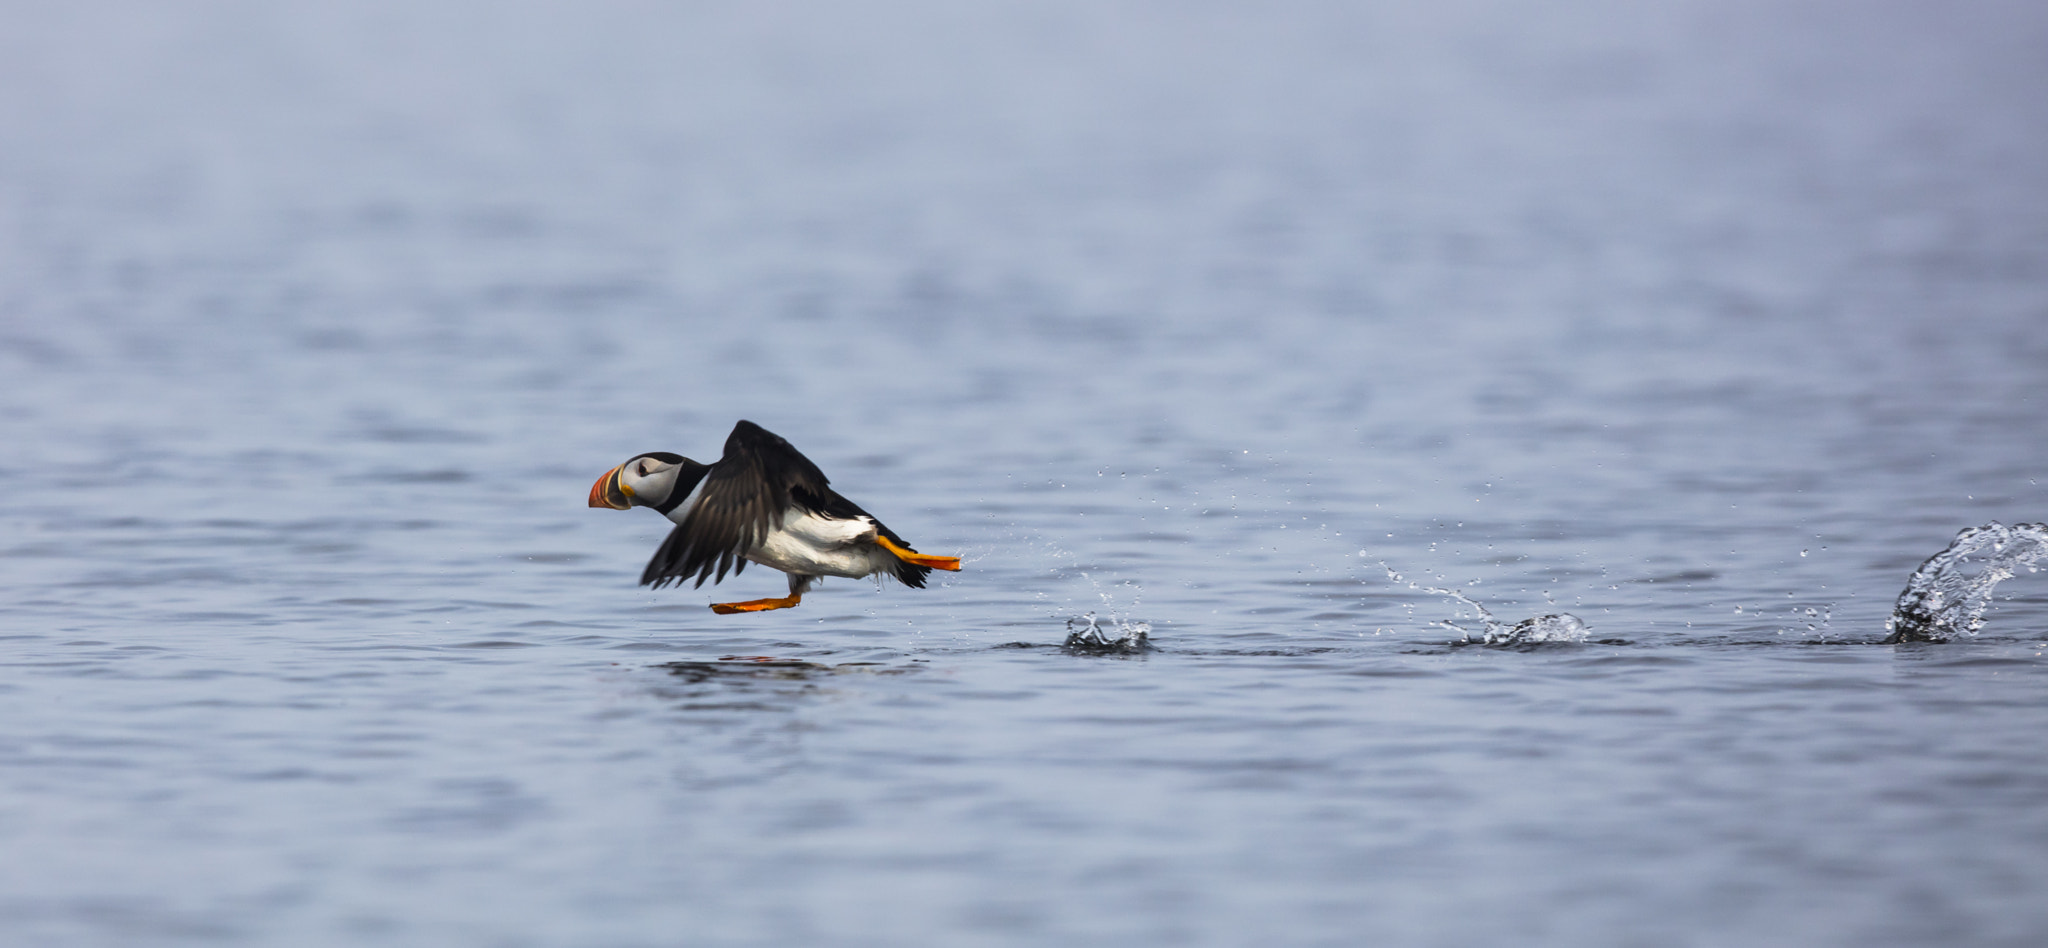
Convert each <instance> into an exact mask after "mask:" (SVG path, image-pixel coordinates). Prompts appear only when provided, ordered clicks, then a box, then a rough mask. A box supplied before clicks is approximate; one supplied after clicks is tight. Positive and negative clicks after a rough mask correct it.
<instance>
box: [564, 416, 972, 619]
mask: <svg viewBox="0 0 2048 948" xmlns="http://www.w3.org/2000/svg"><path fill="white" fill-rule="evenodd" d="M830 485H831V482H830V481H828V480H826V478H825V473H824V472H823V471H820V470H818V466H817V465H816V464H812V463H811V459H810V458H807V457H804V456H803V454H801V453H800V452H798V451H797V449H796V448H794V447H791V446H790V443H789V442H787V441H784V440H782V438H781V437H779V436H777V435H776V434H774V433H773V432H770V431H769V430H768V429H766V428H763V427H761V426H760V425H757V424H754V423H753V422H751V421H741V422H740V423H739V424H736V425H734V426H733V429H732V434H730V435H727V436H726V438H725V456H724V457H721V458H719V459H718V460H717V461H716V462H715V463H712V464H699V463H698V462H696V461H692V460H690V459H689V458H686V457H683V456H682V455H680V454H670V453H668V452H666V451H650V452H648V453H646V454H636V455H634V456H633V457H630V458H627V459H626V463H624V464H621V465H619V466H618V467H615V468H612V469H611V470H609V471H606V472H604V476H602V477H599V478H598V479H597V483H595V484H592V485H590V506H592V507H610V508H612V509H613V510H631V509H632V508H634V507H652V508H654V509H655V510H656V511H658V512H659V513H660V514H661V515H662V516H664V517H667V518H668V519H670V520H672V521H674V522H675V525H676V527H675V529H674V530H671V531H669V535H668V539H667V540H664V541H662V544H661V548H660V549H658V550H656V551H654V558H653V559H651V560H648V561H647V569H646V570H645V571H643V572H642V573H641V574H640V585H642V586H653V587H654V588H656V589H660V588H661V587H663V586H666V585H668V584H669V583H672V582H681V581H682V580H685V579H690V578H692V577H695V579H696V581H697V582H696V586H697V587H699V588H701V587H702V586H703V585H704V580H705V579H706V578H711V581H712V583H713V584H717V583H720V582H724V581H725V574H726V572H727V570H730V571H731V572H732V574H733V575H734V576H738V575H739V574H740V571H741V570H744V569H746V568H747V564H748V563H759V564H761V565H762V566H766V567H769V568H770V569H779V570H781V571H783V572H784V573H788V574H789V595H788V596H785V597H779V598H770V599H753V600H749V601H746V602H720V603H713V604H712V606H711V611H712V612H716V613H718V614H719V615H731V614H733V613H736V612H766V611H768V610H770V609H788V608H792V607H794V606H795V605H796V604H797V603H798V602H801V601H802V600H803V597H804V593H806V592H809V591H810V588H811V584H812V583H814V582H817V581H818V580H819V579H822V578H824V577H826V576H845V577H848V578H850V579H860V578H864V577H867V576H873V575H876V574H878V573H879V574H884V575H888V576H894V577H896V578H897V579H898V580H900V581H902V583H903V585H905V586H909V587H911V588H913V589H922V588H924V581H925V577H927V576H929V575H931V571H932V570H935V569H943V570H949V571H955V572H957V571H958V570H959V569H960V559H959V558H958V557H953V556H926V555H924V554H922V553H919V552H917V550H915V549H913V548H911V546H910V544H909V543H906V542H904V539H903V538H902V537H900V536H897V535H896V531H894V530H891V529H889V528H888V527H885V526H883V525H882V522H881V521H879V520H876V519H875V518H874V517H873V516H872V515H870V514H869V513H868V512H867V511H865V510H862V509H860V506H859V505H857V504H855V503H854V502H853V501H850V500H847V499H846V498H844V497H841V496H840V495H839V492H838V491H835V490H833V489H832V488H831V486H830ZM714 571H716V576H715V578H713V572H714Z"/></svg>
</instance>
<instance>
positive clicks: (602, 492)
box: [590, 464, 633, 510]
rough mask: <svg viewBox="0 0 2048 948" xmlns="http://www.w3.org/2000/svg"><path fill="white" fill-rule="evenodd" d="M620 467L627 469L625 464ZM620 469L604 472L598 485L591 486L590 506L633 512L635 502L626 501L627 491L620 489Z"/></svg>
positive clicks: (598, 480)
mask: <svg viewBox="0 0 2048 948" xmlns="http://www.w3.org/2000/svg"><path fill="white" fill-rule="evenodd" d="M619 467H625V465H624V464H621V465H619ZM619 467H615V468H612V469H611V470H609V471H606V472H604V476H603V477H600V478H598V479H597V483H595V484H592V485H590V506H592V507H610V508H612V509H613V510H631V509H632V508H633V502H632V501H630V500H627V499H626V493H625V491H622V490H620V489H619Z"/></svg>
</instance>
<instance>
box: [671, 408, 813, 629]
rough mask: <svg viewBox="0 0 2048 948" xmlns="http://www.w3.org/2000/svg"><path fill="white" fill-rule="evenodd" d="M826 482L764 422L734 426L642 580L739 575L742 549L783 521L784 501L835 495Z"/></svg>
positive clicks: (806, 501)
mask: <svg viewBox="0 0 2048 948" xmlns="http://www.w3.org/2000/svg"><path fill="white" fill-rule="evenodd" d="M828 483H829V482H828V481H827V480H826V479H825V472H823V471H820V470H818V466H817V465H816V464H812V463H811V459H810V458H807V457H804V456H803V455H802V454H800V453H798V452H797V449H795V448H793V447H790V444H789V442H787V441H784V440H782V438H780V437H778V436H777V435H775V434H774V433H772V432H770V431H769V430H768V429H766V428H763V427H761V426H760V425H757V424H754V423H753V422H751V421H742V422H740V423H739V424H737V425H734V426H733V429H732V434H730V435H728V436H726V439H725V456H724V457H722V458H719V459H718V463H717V464H713V465H711V470H710V471H709V472H707V473H706V474H705V475H704V480H703V481H702V482H701V483H699V484H698V486H697V489H696V490H697V495H698V496H697V499H696V500H695V501H686V503H688V504H689V506H688V508H687V510H686V512H685V513H684V515H683V519H682V522H681V523H679V524H677V526H676V528H675V529H674V530H672V531H670V532H669V535H668V539H667V540H664V541H662V544H661V549H659V550H656V551H655V553H654V558H653V559H651V560H649V561H648V562H647V569H646V571H645V572H643V573H641V574H640V582H641V584H642V585H650V586H654V587H656V588H660V587H662V586H666V585H668V584H669V583H671V582H679V581H681V580H685V579H690V578H692V577H693V576H694V577H695V578H696V581H697V582H696V585H698V586H702V585H704V580H705V579H707V578H710V577H711V576H712V574H713V572H714V571H716V573H717V578H715V579H712V582H714V583H716V582H722V581H724V579H725V574H726V573H727V572H728V571H730V572H732V573H733V574H734V575H738V573H739V572H740V570H743V569H745V568H746V565H747V561H746V559H745V556H746V552H747V551H748V550H750V549H753V548H754V546H755V544H758V543H760V542H761V540H762V539H763V538H765V537H766V536H767V535H768V532H769V531H770V530H773V529H775V528H777V527H780V526H781V525H782V514H783V512H784V511H786V510H788V509H789V508H790V506H791V504H793V503H795V504H799V505H801V506H804V507H811V506H812V505H813V504H812V499H813V498H819V497H826V496H836V495H833V493H832V491H831V489H830V488H829V487H828V486H826V485H827V484H828Z"/></svg>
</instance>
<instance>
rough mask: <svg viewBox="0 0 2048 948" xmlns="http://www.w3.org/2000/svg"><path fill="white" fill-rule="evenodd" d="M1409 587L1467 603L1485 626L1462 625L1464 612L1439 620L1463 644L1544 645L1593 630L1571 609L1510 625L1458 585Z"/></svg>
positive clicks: (1390, 573) (1390, 574) (1391, 574)
mask: <svg viewBox="0 0 2048 948" xmlns="http://www.w3.org/2000/svg"><path fill="white" fill-rule="evenodd" d="M1380 568H1381V569H1384V570H1386V571H1387V578H1388V579H1391V580H1393V581H1394V582H1397V583H1401V582H1407V581H1406V580H1404V579H1402V578H1401V574H1400V573H1397V572H1395V571H1394V568H1393V567H1391V566H1388V565H1387V564H1385V563H1381V564H1380ZM1408 588H1409V589H1413V590H1416V591H1418V592H1426V593H1430V594H1431V595H1436V596H1444V597H1447V598H1450V599H1455V600H1457V601H1458V602H1460V603H1463V604H1464V605H1465V607H1466V608H1468V609H1470V610H1472V616H1471V617H1472V618H1476V619H1478V620H1479V621H1480V623H1481V627H1480V628H1479V629H1478V630H1476V632H1475V630H1473V629H1469V628H1466V627H1465V626H1462V625H1459V624H1458V623H1457V622H1456V621H1455V619H1463V618H1466V616H1465V615H1464V614H1462V613H1461V614H1459V615H1458V616H1456V617H1455V619H1443V620H1441V621H1439V622H1438V623H1437V624H1438V625H1441V626H1443V627H1444V628H1447V629H1450V630H1451V631H1453V632H1456V633H1458V634H1459V635H1461V636H1463V637H1464V638H1463V639H1462V640H1461V643H1460V644H1465V645H1494V646H1508V645H1540V644H1548V643H1553V642H1570V643H1578V642H1584V641H1586V640H1587V639H1588V638H1590V637H1591V636H1592V634H1593V630H1592V629H1589V628H1587V627H1586V623H1585V622H1584V621H1582V620H1581V619H1580V618H1579V617H1578V616H1575V615H1572V614H1571V613H1569V612H1554V613H1550V614H1548V615H1540V616H1534V617H1531V618H1527V619H1523V620H1522V621H1520V622H1517V623H1515V624H1514V625H1508V624H1506V623H1504V622H1501V621H1500V620H1499V619H1496V618H1494V617H1493V613H1492V612H1490V611H1488V610H1487V608H1486V607H1485V606H1483V605H1480V604H1479V601H1478V600H1476V599H1473V598H1472V597H1470V596H1467V595H1465V594H1464V593H1461V592H1459V591H1457V590H1455V589H1445V588H1443V587H1440V586H1424V585H1422V584H1420V583H1408Z"/></svg>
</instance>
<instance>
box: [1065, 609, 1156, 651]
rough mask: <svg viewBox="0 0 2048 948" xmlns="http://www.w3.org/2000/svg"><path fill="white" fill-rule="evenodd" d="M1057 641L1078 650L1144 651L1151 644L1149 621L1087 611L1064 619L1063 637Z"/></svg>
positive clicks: (1150, 624)
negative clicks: (1127, 620) (1064, 632)
mask: <svg viewBox="0 0 2048 948" xmlns="http://www.w3.org/2000/svg"><path fill="white" fill-rule="evenodd" d="M1061 645H1062V647H1064V648H1069V649H1073V650H1075V651H1079V652H1116V653H1119V654H1125V655H1130V654H1135V653H1137V652H1144V651H1148V650H1150V649H1151V648H1152V623H1150V622H1126V621H1124V620H1122V619H1118V618H1115V617H1113V616H1112V617H1108V618H1097V617H1096V615H1095V613H1092V612H1090V613H1088V614H1087V615H1079V616H1075V617H1073V618H1071V619H1068V620H1067V640H1066V641H1065V642H1063V643H1061Z"/></svg>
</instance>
